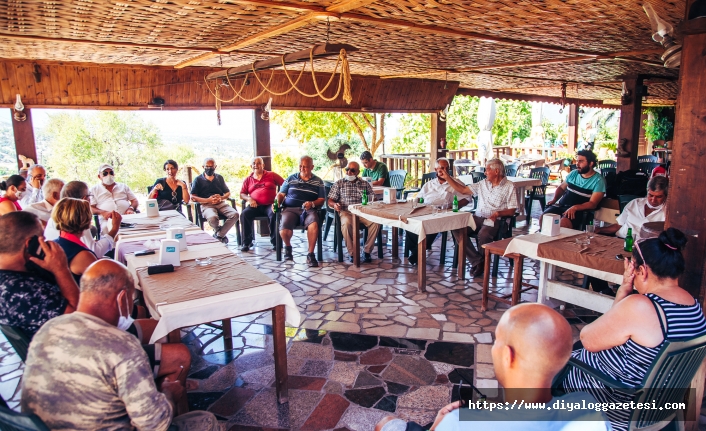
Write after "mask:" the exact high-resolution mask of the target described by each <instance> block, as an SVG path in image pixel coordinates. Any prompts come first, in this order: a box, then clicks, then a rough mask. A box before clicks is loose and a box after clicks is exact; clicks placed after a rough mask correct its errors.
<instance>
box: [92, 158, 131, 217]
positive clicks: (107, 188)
mask: <svg viewBox="0 0 706 431" xmlns="http://www.w3.org/2000/svg"><path fill="white" fill-rule="evenodd" d="M98 178H99V179H100V180H101V183H100V184H96V185H95V186H93V187H91V209H92V210H93V214H99V215H101V216H103V218H104V219H106V220H107V219H109V218H110V217H111V215H112V214H113V212H114V211H117V212H118V214H133V213H135V212H136V211H137V206H138V202H137V196H135V193H133V192H132V190H130V187H128V186H127V184H123V183H116V182H115V171H114V170H113V167H112V166H110V165H109V164H107V163H104V164H102V165H101V167H100V168H98Z"/></svg>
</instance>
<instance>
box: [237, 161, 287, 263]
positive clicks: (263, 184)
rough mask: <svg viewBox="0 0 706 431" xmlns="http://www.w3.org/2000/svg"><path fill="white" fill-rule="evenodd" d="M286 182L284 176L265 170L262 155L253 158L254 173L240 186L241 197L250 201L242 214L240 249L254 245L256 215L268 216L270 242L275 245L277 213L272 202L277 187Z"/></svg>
mask: <svg viewBox="0 0 706 431" xmlns="http://www.w3.org/2000/svg"><path fill="white" fill-rule="evenodd" d="M283 183H284V180H283V179H282V177H280V176H279V175H277V174H276V173H274V172H270V171H266V170H265V163H264V162H263V161H262V157H254V158H253V159H252V174H250V176H248V177H247V178H245V181H243V186H242V187H241V188H240V198H241V199H243V200H244V201H246V202H247V203H248V205H249V206H248V207H247V208H243V214H242V215H241V225H242V226H243V246H242V247H241V248H240V251H248V250H250V248H252V247H253V241H254V240H255V236H254V234H253V221H254V220H255V218H256V217H263V216H267V218H268V219H269V226H270V243H272V246H274V245H275V235H276V234H277V230H276V226H275V214H274V212H272V204H273V203H274V202H275V197H277V187H278V186H281V185H282V184H283Z"/></svg>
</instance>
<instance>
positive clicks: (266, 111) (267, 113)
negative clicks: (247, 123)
mask: <svg viewBox="0 0 706 431" xmlns="http://www.w3.org/2000/svg"><path fill="white" fill-rule="evenodd" d="M271 111H272V98H271V97H270V100H268V101H267V105H265V107H264V108H262V114H260V118H262V120H263V121H270V112H271Z"/></svg>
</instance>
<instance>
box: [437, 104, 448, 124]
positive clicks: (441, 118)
mask: <svg viewBox="0 0 706 431" xmlns="http://www.w3.org/2000/svg"><path fill="white" fill-rule="evenodd" d="M450 108H451V104H448V105H446V108H444V109H442V110H441V111H439V121H446V117H447V116H448V115H449V109H450Z"/></svg>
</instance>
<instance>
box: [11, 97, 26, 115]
mask: <svg viewBox="0 0 706 431" xmlns="http://www.w3.org/2000/svg"><path fill="white" fill-rule="evenodd" d="M24 110H25V105H23V104H22V99H21V98H20V95H19V94H18V95H17V99H16V101H15V112H14V113H13V114H12V118H14V119H15V121H25V120H26V119H27V114H26V113H24V112H22V111H24Z"/></svg>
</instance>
